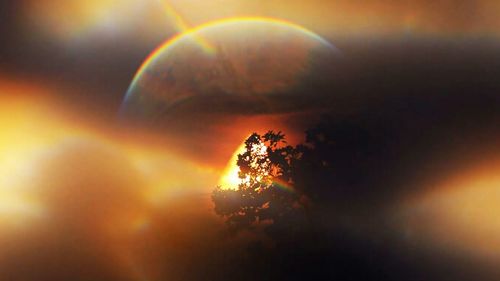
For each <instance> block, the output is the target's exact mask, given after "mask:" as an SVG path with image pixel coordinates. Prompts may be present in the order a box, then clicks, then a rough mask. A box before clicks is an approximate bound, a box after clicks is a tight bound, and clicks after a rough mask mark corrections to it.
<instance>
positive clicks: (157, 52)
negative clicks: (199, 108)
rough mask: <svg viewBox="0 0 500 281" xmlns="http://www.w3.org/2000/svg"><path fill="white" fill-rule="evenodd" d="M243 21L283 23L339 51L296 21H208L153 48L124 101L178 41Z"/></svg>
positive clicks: (237, 19)
mask: <svg viewBox="0 0 500 281" xmlns="http://www.w3.org/2000/svg"><path fill="white" fill-rule="evenodd" d="M242 22H261V23H271V24H276V25H281V26H287V27H290V28H293V29H296V30H298V31H301V32H303V33H304V34H306V35H308V36H310V37H312V38H314V39H316V40H318V41H319V42H321V43H323V44H324V45H326V46H328V47H329V48H331V49H333V50H335V51H338V50H337V48H336V47H335V46H334V45H333V44H331V43H330V42H328V41H327V40H325V39H324V38H323V37H321V36H319V35H318V34H316V33H314V32H313V31H311V30H309V29H307V28H305V27H303V26H301V25H298V24H296V23H293V22H290V21H287V20H282V19H276V18H267V17H235V18H226V19H222V20H216V21H211V22H207V23H205V24H202V25H199V26H196V27H194V28H191V29H189V30H187V31H185V32H183V33H179V34H177V35H175V36H174V37H172V38H170V39H168V40H167V41H165V42H164V43H163V44H161V45H160V46H158V47H157V48H156V49H155V50H153V51H152V52H151V53H150V54H149V56H148V57H147V58H146V59H145V60H144V62H143V63H142V65H141V66H140V67H139V69H138V70H137V72H136V74H135V76H134V78H133V80H132V83H131V84H130V87H129V89H128V91H127V94H126V96H125V99H124V101H123V102H124V103H126V101H127V100H128V99H129V98H130V94H131V92H132V89H133V88H134V87H135V85H136V84H137V81H138V80H139V79H140V77H141V76H142V74H143V73H144V72H145V71H146V69H147V68H148V66H149V65H150V64H151V63H153V62H154V61H155V60H156V59H157V58H158V57H159V56H160V55H161V54H162V53H163V52H165V51H167V50H168V49H170V48H172V47H173V46H174V45H176V43H178V42H180V41H181V40H182V39H184V38H188V37H190V36H193V35H196V33H198V32H200V31H202V30H207V29H211V28H215V27H219V26H221V25H230V24H237V23H242ZM201 47H202V48H203V49H204V50H205V51H206V52H207V53H212V52H213V50H211V49H209V48H207V47H206V46H203V45H201Z"/></svg>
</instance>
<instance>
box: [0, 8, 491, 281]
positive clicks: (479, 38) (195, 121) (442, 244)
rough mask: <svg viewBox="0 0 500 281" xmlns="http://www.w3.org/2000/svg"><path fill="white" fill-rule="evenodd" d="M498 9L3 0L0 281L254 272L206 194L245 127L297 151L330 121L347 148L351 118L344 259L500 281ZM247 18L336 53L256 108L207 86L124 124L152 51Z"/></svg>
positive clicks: (244, 237) (242, 241)
mask: <svg viewBox="0 0 500 281" xmlns="http://www.w3.org/2000/svg"><path fill="white" fill-rule="evenodd" d="M498 12H500V3H499V2H498V1H493V0H480V1H460V3H457V1H449V0H443V1H427V0H412V1H410V0H407V1H396V0H373V1H348V0H336V1H322V0H309V1H304V0H288V1H282V0H267V1H255V0H252V1H250V0H248V1H247V0H231V1H229V0H215V1H201V0H171V1H167V0H143V1H134V0H74V1H64V0H36V1H35V0H19V1H1V2H0V18H1V24H0V34H2V38H3V39H2V44H0V242H1V241H5V244H6V245H7V244H8V245H10V246H8V247H5V249H0V279H2V277H3V276H7V277H6V278H7V279H9V280H67V278H68V276H73V277H74V276H79V277H78V278H80V279H73V280H90V279H92V280H163V279H164V278H169V280H199V278H202V277H204V276H210V277H211V278H213V279H218V280H224V279H223V278H227V279H231V278H233V279H234V278H239V277H241V276H240V275H241V274H242V273H241V272H245V274H249V271H248V270H247V271H245V270H244V268H243V264H244V262H245V258H244V257H246V254H244V253H245V249H246V246H245V245H246V243H248V241H252V239H255V237H253V236H252V235H250V234H248V233H243V234H239V235H237V236H235V237H233V236H230V235H229V236H228V234H226V233H225V232H224V224H223V221H222V220H221V219H220V218H219V217H217V216H216V215H215V214H214V212H213V206H212V203H211V202H210V192H211V191H212V190H213V188H215V186H216V185H217V184H219V183H220V182H221V177H223V176H224V172H225V171H228V170H231V167H234V163H232V161H231V159H233V161H234V153H235V151H237V149H238V147H240V146H241V143H242V142H243V140H244V139H245V138H246V137H247V136H248V135H249V134H250V133H252V132H254V131H258V132H265V131H267V130H270V129H272V130H276V131H283V132H284V133H285V134H286V135H287V139H288V140H289V142H290V143H291V144H297V143H300V142H303V141H304V140H305V136H304V132H305V130H307V129H308V128H310V127H311V126H313V125H314V124H316V123H318V122H320V121H321V120H322V118H324V116H329V118H331V119H333V120H335V122H334V124H335V126H336V127H335V128H337V129H338V130H340V132H341V133H340V135H339V136H338V137H339V141H340V142H342V141H344V143H347V144H349V143H352V142H353V140H352V139H351V136H350V135H349V131H348V128H350V127H349V126H358V127H361V128H363V129H364V130H366V131H367V132H369V137H368V138H366V139H364V140H363V141H362V143H363V144H364V143H370V144H372V145H373V147H375V149H373V151H372V150H370V149H372V146H369V145H366V147H364V146H362V147H361V148H360V147H356V146H355V145H346V146H345V147H344V150H343V152H345V153H346V154H347V153H352V154H353V155H354V154H356V153H358V152H357V150H358V149H368V150H369V151H370V153H371V154H370V155H371V156H370V157H371V158H366V159H364V158H363V160H362V161H363V162H362V165H358V164H357V163H355V162H349V161H350V159H344V158H342V157H345V156H343V154H342V153H340V154H339V159H343V160H346V163H350V164H346V165H345V166H344V168H343V169H342V170H341V171H339V172H341V173H344V174H345V176H346V178H348V179H353V178H355V179H356V182H357V183H356V184H359V193H355V194H354V195H353V196H354V197H352V198H351V197H349V198H347V199H346V198H340V199H339V202H337V204H339V205H346V206H348V207H347V210H348V211H347V213H346V214H345V217H346V218H348V219H347V221H348V223H344V222H343V220H342V218H337V217H336V216H335V215H332V216H333V217H335V219H333V220H332V221H335V222H334V223H332V224H333V225H332V228H335V229H337V228H340V229H343V230H342V231H345V233H347V234H346V236H347V237H350V238H349V239H348V240H349V243H352V245H351V244H349V243H347V244H348V245H351V246H352V249H353V252H356V251H358V250H359V251H358V253H359V252H361V253H368V252H369V253H370V254H366V256H364V257H370V255H371V254H373V253H375V254H373V255H375V258H374V259H377V258H379V257H380V256H383V257H384V258H383V259H382V260H384V261H387V263H383V264H382V266H381V268H383V269H382V271H383V274H386V276H387V274H389V273H390V274H389V276H390V277H392V278H393V279H394V280H398V278H402V276H403V277H406V276H405V272H404V271H405V270H406V271H407V274H408V273H411V274H413V275H414V276H419V277H422V278H424V279H426V278H425V277H426V276H430V277H429V280H439V278H440V277H442V276H453V277H456V278H465V279H468V277H474V278H476V277H478V276H480V277H481V278H482V280H489V279H491V280H497V279H496V278H495V277H498V276H500V273H499V272H498V270H496V269H495V268H497V266H498V264H499V263H500V259H499V257H498V254H497V252H498V248H499V247H500V240H499V239H498V232H499V229H500V226H499V225H498V222H497V219H496V211H497V210H498V208H497V207H496V206H497V205H498V202H499V200H500V198H499V197H498V190H497V189H498V186H499V183H500V179H499V178H498V174H499V173H498V171H499V169H500V164H499V163H500V148H499V146H498V143H499V141H500V131H499V130H498V128H499V127H500V126H499V125H500V95H499V91H500V84H499V83H498V81H497V80H498V77H499V75H500V73H499V72H500V52H499V51H498V50H500V49H499V47H500V38H499V37H500V19H499V18H498V16H497V15H498ZM243 16H245V17H265V18H268V19H269V18H272V19H280V20H282V21H286V22H288V23H293V24H295V25H298V26H301V27H302V28H305V29H307V30H308V31H310V32H311V33H313V34H315V35H316V36H321V37H322V38H324V39H325V40H326V41H328V42H330V43H331V44H332V46H334V47H335V49H336V50H338V56H336V57H335V59H334V60H333V61H331V62H330V61H328V65H327V66H325V65H321V63H319V62H318V65H320V66H321V67H323V68H321V67H317V68H315V69H313V70H312V71H310V72H309V73H308V75H309V76H307V77H308V78H307V79H310V80H306V82H305V84H304V85H306V86H302V87H296V88H293V95H290V96H288V97H286V98H285V99H283V98H282V97H281V96H276V97H274V96H271V97H270V98H268V99H258V100H257V101H262V100H264V101H265V105H266V106H262V104H259V102H256V101H255V100H254V99H251V98H248V97H247V96H244V95H236V96H231V95H222V96H217V95H215V96H210V95H209V96H199V97H198V96H195V97H194V98H192V99H191V100H189V101H187V102H185V103H182V104H181V105H179V106H178V107H176V108H175V110H172V112H171V113H169V115H168V116H167V117H165V118H163V119H160V120H156V122H142V120H134V119H133V118H132V119H127V118H125V119H123V118H122V116H120V108H121V107H122V106H123V103H124V99H125V96H126V93H127V91H128V90H129V88H130V86H131V84H132V81H133V79H134V77H135V76H136V73H137V72H138V70H139V68H140V67H141V65H143V63H144V61H145V60H146V59H147V58H148V57H149V56H150V55H151V54H152V53H153V51H154V50H155V49H156V48H158V47H159V46H161V45H162V44H164V42H167V41H168V40H169V39H171V38H172V37H173V36H176V35H179V34H182V33H183V32H186V31H187V30H189V29H190V28H193V27H196V26H199V25H201V24H206V23H210V22H213V21H216V20H221V19H223V18H229V17H243ZM202 35H203V34H202ZM203 36H206V34H205V35H203ZM203 36H201V38H202V39H199V38H197V39H196V40H197V42H198V40H202V41H203V40H206V39H207V38H210V36H206V37H207V38H204V37H203ZM208 41H210V40H208ZM255 42H258V38H256V39H255ZM194 44H200V43H199V42H198V43H194ZM249 45H251V44H249ZM189 46H190V47H192V46H191V45H189ZM193 48H194V47H193ZM194 49H196V48H194ZM297 50H298V51H297V52H294V51H296V49H293V48H290V49H289V50H288V53H287V52H285V51H287V50H286V48H285V49H283V50H280V49H272V48H270V47H269V48H268V49H267V54H268V56H269V54H275V55H273V56H272V57H276V56H278V54H283V56H284V58H285V59H289V58H297V57H298V56H299V55H300V54H302V53H303V50H302V49H297ZM176 54H181V55H182V54H183V53H182V50H181V51H178V53H176ZM188 55H189V54H188ZM180 60H181V61H180V63H181V64H183V63H184V64H188V65H190V66H194V67H193V68H196V65H197V62H196V61H194V62H193V61H192V60H191V61H190V60H188V59H186V58H184V57H181V59H180ZM182 60H186V61H182ZM300 62H301V61H300V60H299V59H296V60H295V61H294V63H297V64H298V65H300V64H299V63H300ZM199 65H201V64H199V62H198V66H199ZM292 66H296V65H295V64H294V65H292V64H290V69H291V68H292ZM268 67H269V66H268ZM179 68H180V67H179ZM186 69H189V68H186ZM192 73H196V71H195V70H193V71H192ZM189 75H191V73H188V78H189V77H190V76H189ZM266 77H274V76H272V74H269V75H266ZM315 79H317V80H315ZM315 81H328V83H327V84H314V82H315ZM307 83H310V84H307ZM342 132H344V133H342ZM349 155H350V154H349ZM353 198H354V199H353ZM360 206H361V207H360ZM337 223H338V225H337ZM381 225H383V226H385V227H381ZM451 234H453V235H451ZM340 236H341V235H340ZM451 236H453V237H451ZM228 237H229V238H228ZM335 239H337V238H335ZM75 241H77V242H76V243H75ZM380 241H382V242H380ZM379 242H380V243H379ZM387 244H390V245H393V246H387ZM75 245H77V246H75ZM363 245H368V246H366V247H364V246H363ZM381 245H382V246H381ZM370 247H372V248H370ZM370 249H372V250H373V251H372V252H370V251H371V250H370ZM344 250H345V249H343V250H342V251H344ZM342 251H341V252H342ZM346 251H347V250H346ZM348 252H349V251H348ZM218 253H224V254H218ZM342 253H343V252H342ZM349 254H352V252H349ZM378 254H380V256H377V255H378ZM68 257H71V258H68ZM235 259H236V260H237V261H239V263H237V264H238V265H235V266H234V267H231V266H229V265H234V264H232V263H231V261H232V260H235ZM422 260H426V262H422ZM208 261H209V262H208ZM443 261H445V262H443ZM398 262H400V263H398ZM391 264H392V265H394V264H396V265H399V266H400V269H397V270H396V269H394V268H393V267H391ZM58 265H63V266H62V268H63V269H61V267H60V266H58ZM195 265H196V266H195ZM378 265H380V264H375V265H374V266H378ZM395 267H397V266H395ZM26 268H27V269H28V270H25V269H26ZM191 268H196V269H197V270H190V269H191ZM88 269H91V270H88ZM219 269H220V271H221V272H227V275H226V276H225V277H224V276H220V275H218V274H221V273H220V272H219V271H218V270H219ZM239 270H241V272H240V271H239ZM239 274H240V275H239ZM391 274H392V275H391ZM453 274H456V275H453ZM481 274H482V275H481ZM37 276H42V277H41V278H42V279H40V277H37ZM249 276H251V275H247V278H248V279H249V280H251V279H252V278H251V277H249ZM253 277H255V276H253ZM241 280H244V279H241ZM388 280H392V279H388ZM456 280H459V279H456Z"/></svg>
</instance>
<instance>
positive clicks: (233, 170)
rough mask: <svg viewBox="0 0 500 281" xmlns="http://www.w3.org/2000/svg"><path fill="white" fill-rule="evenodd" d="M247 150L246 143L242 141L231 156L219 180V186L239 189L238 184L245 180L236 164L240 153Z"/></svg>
mask: <svg viewBox="0 0 500 281" xmlns="http://www.w3.org/2000/svg"><path fill="white" fill-rule="evenodd" d="M243 152H245V144H244V143H242V144H241V145H240V146H239V147H238V148H237V149H236V151H235V152H234V153H233V156H231V159H230V160H229V162H228V163H227V166H226V168H225V169H224V172H223V175H222V177H221V178H220V180H219V186H220V187H221V188H223V189H238V185H240V183H242V182H243V180H242V179H240V177H239V172H240V168H239V167H238V165H237V164H236V162H237V161H238V155H239V154H241V153H243Z"/></svg>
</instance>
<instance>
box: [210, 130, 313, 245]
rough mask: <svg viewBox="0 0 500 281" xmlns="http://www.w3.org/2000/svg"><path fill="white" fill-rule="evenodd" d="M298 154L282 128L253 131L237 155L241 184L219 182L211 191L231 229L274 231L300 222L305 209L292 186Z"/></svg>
mask: <svg viewBox="0 0 500 281" xmlns="http://www.w3.org/2000/svg"><path fill="white" fill-rule="evenodd" d="M299 158H300V155H299V154H298V152H297V150H296V149H295V148H294V147H292V146H290V145H287V143H286V141H285V135H284V134H282V133H281V132H273V131H269V132H267V133H266V134H264V135H259V134H257V133H253V134H252V135H251V136H250V137H248V139H247V140H246V141H245V151H244V152H243V153H241V154H239V155H238V161H237V165H238V167H239V169H240V171H239V178H240V180H241V182H240V184H239V185H238V188H237V189H225V188H224V187H221V186H219V187H217V188H216V189H215V190H214V192H213V194H212V200H213V202H214V204H215V212H216V213H217V214H218V215H220V216H222V217H224V218H225V219H226V223H227V224H228V225H229V227H230V228H231V229H232V230H241V229H245V228H247V229H248V228H255V227H257V226H259V225H260V226H265V228H266V231H268V232H269V233H270V234H271V235H280V234H282V233H283V232H287V233H289V232H290V230H291V229H290V222H291V221H292V220H293V222H294V223H293V225H297V222H298V220H297V218H298V215H299V214H300V213H301V210H302V209H303V204H302V203H301V197H302V196H301V194H300V193H299V192H296V191H295V190H294V189H293V164H294V162H295V161H297V160H298V159H299Z"/></svg>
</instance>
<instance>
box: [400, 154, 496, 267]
mask: <svg viewBox="0 0 500 281" xmlns="http://www.w3.org/2000/svg"><path fill="white" fill-rule="evenodd" d="M408 210H409V212H408V220H407V221H408V226H407V227H408V229H409V230H410V232H413V233H416V232H418V233H421V234H425V235H428V236H429V237H430V238H431V239H432V240H434V241H436V243H437V244H440V245H447V246H453V247H459V248H461V249H462V250H466V251H470V252H471V253H475V254H480V255H485V256H487V257H491V258H495V260H497V259H498V258H499V257H500V255H499V254H498V253H499V250H500V220H499V219H498V214H500V162H498V161H496V162H494V163H488V164H487V165H485V166H482V167H481V168H479V169H473V170H472V171H469V172H465V173H462V174H461V175H459V176H456V177H453V178H452V179H451V180H447V181H446V182H445V183H444V184H443V185H441V186H440V187H439V188H438V189H437V190H435V191H432V192H429V193H427V194H425V195H423V196H422V197H420V198H419V199H417V200H415V201H414V202H413V203H412V204H411V207H410V208H409V209H408Z"/></svg>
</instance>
